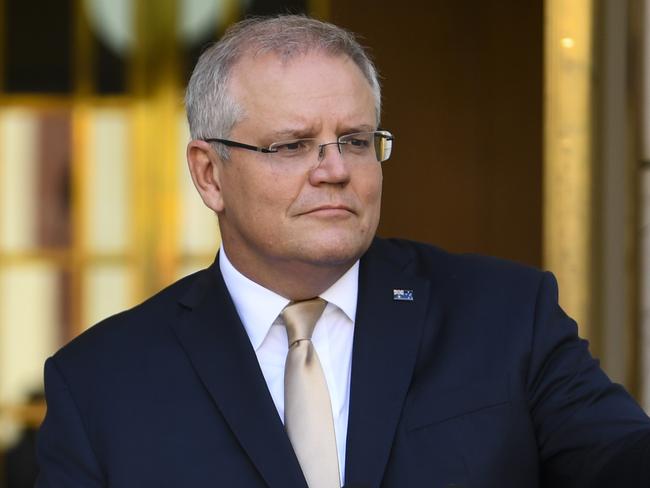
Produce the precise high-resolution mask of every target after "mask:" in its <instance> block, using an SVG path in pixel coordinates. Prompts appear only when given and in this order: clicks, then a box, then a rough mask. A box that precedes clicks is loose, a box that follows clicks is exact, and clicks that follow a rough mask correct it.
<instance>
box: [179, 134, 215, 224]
mask: <svg viewBox="0 0 650 488" xmlns="http://www.w3.org/2000/svg"><path fill="white" fill-rule="evenodd" d="M187 164H188V166H189V168H190V174H191V175H192V181H193V182H194V186H195V187H196V189H197V190H198V192H199V194H200V195H201V199H202V200H203V203H205V204H206V205H207V206H208V207H209V208H211V209H212V210H214V211H215V212H216V213H219V212H221V211H222V210H223V206H224V205H223V195H222V191H221V180H220V171H221V164H223V162H222V161H221V158H220V157H219V155H218V154H217V152H216V151H215V150H214V148H213V147H212V146H211V145H210V143H208V142H205V141H198V140H193V141H190V143H189V144H188V145H187Z"/></svg>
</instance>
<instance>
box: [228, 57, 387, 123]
mask: <svg viewBox="0 0 650 488" xmlns="http://www.w3.org/2000/svg"><path fill="white" fill-rule="evenodd" d="M229 89H230V92H231V95H232V96H233V97H234V99H235V100H236V101H237V103H238V104H239V105H240V106H241V107H242V108H243V110H244V113H245V116H244V120H243V122H242V124H244V125H246V124H249V125H250V124H253V125H263V124H266V125H268V124H274V125H277V124H278V123H286V124H295V125H324V124H328V123H330V122H332V121H336V122H337V123H340V124H343V125H345V124H351V125H360V124H367V125H372V124H373V123H374V120H375V117H376V115H375V104H374V97H373V91H372V88H371V86H370V83H369V82H368V81H367V80H366V78H365V77H364V75H363V73H362V72H361V70H360V69H359V67H358V66H357V65H356V64H355V63H354V62H353V61H352V60H351V59H350V58H349V57H348V56H346V55H331V54H327V53H321V52H308V53H306V54H303V55H299V56H298V57H296V58H292V59H290V60H288V61H286V60H282V59H281V58H280V57H279V56H278V55H276V54H274V53H267V54H263V55H257V56H248V57H244V58H243V59H241V60H240V61H239V62H238V63H237V64H236V65H235V66H234V67H233V71H232V75H231V80H230V86H229Z"/></svg>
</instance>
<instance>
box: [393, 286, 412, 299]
mask: <svg viewBox="0 0 650 488" xmlns="http://www.w3.org/2000/svg"><path fill="white" fill-rule="evenodd" d="M393 300H395V301H398V302H412V301H413V290H404V289H402V288H395V289H394V290H393Z"/></svg>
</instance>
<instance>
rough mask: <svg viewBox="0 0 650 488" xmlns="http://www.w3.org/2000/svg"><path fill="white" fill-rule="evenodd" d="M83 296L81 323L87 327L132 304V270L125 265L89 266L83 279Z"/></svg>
mask: <svg viewBox="0 0 650 488" xmlns="http://www.w3.org/2000/svg"><path fill="white" fill-rule="evenodd" d="M83 296H84V311H83V312H84V313H83V324H84V327H86V328H88V327H90V326H92V325H94V324H96V323H97V322H99V321H100V320H103V319H105V318H107V317H109V316H111V315H114V314H116V313H118V312H121V311H123V310H125V309H127V308H129V307H131V306H133V305H134V303H132V297H133V280H132V271H130V270H129V269H128V267H126V266H112V265H97V266H92V267H90V268H89V269H88V270H87V271H86V274H85V277H84V281H83Z"/></svg>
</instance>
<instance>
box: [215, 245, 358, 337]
mask: <svg viewBox="0 0 650 488" xmlns="http://www.w3.org/2000/svg"><path fill="white" fill-rule="evenodd" d="M219 269H220V270H221V275H222V276H223V280H224V282H225V283H226V288H228V292H229V293H230V296H231V297H232V301H233V303H234V304H235V308H236V309H237V313H238V314H239V318H240V319H241V321H242V324H243V325H244V329H246V333H247V334H248V337H249V338H250V341H251V344H252V345H253V348H254V349H255V350H257V349H258V348H259V347H260V346H261V345H262V342H263V341H264V338H265V337H266V335H267V334H268V332H269V329H270V328H271V325H273V322H274V321H275V319H276V318H277V317H278V315H280V312H281V311H282V309H283V308H284V307H286V306H287V305H288V304H289V300H288V299H286V298H284V297H283V296H280V295H278V294H277V293H275V292H273V291H271V290H269V289H267V288H264V287H263V286H262V285H259V284H258V283H255V282H254V281H252V280H250V279H249V278H247V277H246V276H244V275H243V274H241V273H240V272H239V271H238V270H237V269H236V268H235V267H234V266H233V265H232V263H231V262H230V260H229V259H228V256H227V255H226V252H225V250H224V248H223V246H222V247H221V249H220V250H219ZM358 285H359V261H358V260H357V262H356V263H354V265H353V266H352V267H351V268H350V269H349V270H347V271H346V272H345V274H344V275H343V276H341V277H340V278H339V279H338V280H337V281H336V283H334V284H333V285H332V286H330V287H329V288H328V289H327V290H325V291H324V292H323V293H321V294H320V296H321V298H323V299H324V300H327V302H328V305H327V308H326V309H325V312H324V314H327V313H330V312H328V311H329V310H330V309H332V307H333V306H336V307H338V308H340V309H341V310H342V311H343V313H345V315H347V317H348V318H349V319H350V321H351V322H352V323H354V317H355V315H356V312H357V294H358Z"/></svg>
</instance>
